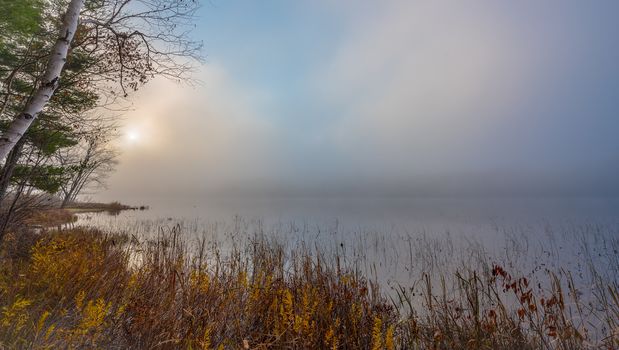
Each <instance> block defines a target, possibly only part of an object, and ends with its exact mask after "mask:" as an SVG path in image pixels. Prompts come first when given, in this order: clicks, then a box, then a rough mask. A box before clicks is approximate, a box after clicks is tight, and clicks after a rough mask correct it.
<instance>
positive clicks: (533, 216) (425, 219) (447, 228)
mask: <svg viewBox="0 0 619 350" xmlns="http://www.w3.org/2000/svg"><path fill="white" fill-rule="evenodd" d="M131 204H146V205H149V206H150V209H149V210H145V211H137V210H136V211H124V212H121V213H119V214H118V215H109V214H106V213H98V214H81V215H80V219H79V221H78V224H83V225H89V226H95V227H98V228H101V229H104V230H108V231H113V232H127V233H130V234H134V235H136V236H152V235H153V234H156V233H157V232H158V231H159V230H170V229H172V228H173V227H177V226H178V227H181V228H182V229H181V231H182V232H183V234H184V235H185V236H186V239H187V240H188V241H195V240H197V239H199V238H206V239H207V240H208V241H212V242H218V243H219V244H220V246H221V247H223V248H224V249H225V248H226V247H230V246H231V245H233V244H237V243H239V242H241V241H243V240H245V239H249V238H250V237H252V236H253V235H255V234H256V233H260V234H261V235H264V236H266V237H269V238H273V239H277V240H278V241H279V242H284V243H285V244H286V245H287V246H290V247H294V246H299V245H304V246H306V247H313V248H316V247H318V248H319V249H320V250H321V251H322V252H323V253H325V254H326V255H327V256H338V257H340V258H342V259H343V261H345V262H346V264H347V266H349V267H352V268H355V269H357V270H359V271H361V272H363V273H365V274H366V275H368V276H369V277H370V278H372V279H375V280H377V281H379V282H380V283H381V284H382V285H385V286H393V285H395V284H403V285H409V284H411V283H413V282H414V280H415V279H416V278H419V276H420V275H421V273H422V272H426V273H430V274H433V275H440V274H447V275H448V274H450V273H452V272H453V271H455V270H457V269H459V268H462V267H463V266H466V267H470V268H482V267H483V266H487V265H488V263H498V264H501V265H503V266H506V267H507V268H509V269H511V270H512V271H514V274H516V273H519V274H521V275H524V276H529V277H534V275H535V273H537V272H539V271H540V270H541V271H553V272H555V271H561V270H564V271H571V272H572V273H574V274H575V276H576V277H575V278H576V279H577V280H578V281H579V283H581V284H583V285H587V284H588V283H590V280H591V278H592V275H591V274H592V272H591V271H592V268H593V270H595V271H596V272H595V273H596V274H599V275H600V276H603V277H604V278H605V279H606V280H609V281H614V282H616V281H617V275H618V274H619V272H618V270H619V268H618V267H619V255H618V254H617V250H619V199H613V198H610V199H608V198H535V199H531V198H512V199H504V198H503V199H497V198H476V199H475V198H200V199H170V198H148V199H141V200H139V201H134V202H132V203H131Z"/></svg>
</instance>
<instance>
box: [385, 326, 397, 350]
mask: <svg viewBox="0 0 619 350" xmlns="http://www.w3.org/2000/svg"><path fill="white" fill-rule="evenodd" d="M385 348H386V349H387V350H393V349H394V348H395V345H394V339H393V325H390V326H389V327H387V333H386V334H385Z"/></svg>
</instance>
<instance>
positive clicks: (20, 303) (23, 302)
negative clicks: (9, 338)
mask: <svg viewBox="0 0 619 350" xmlns="http://www.w3.org/2000/svg"><path fill="white" fill-rule="evenodd" d="M31 304H32V301H31V300H28V299H25V298H22V297H17V299H15V301H14V302H13V303H12V304H11V305H9V306H5V307H3V308H2V320H0V324H2V326H3V327H6V328H8V327H11V326H12V327H13V330H14V332H18V331H19V330H20V329H22V328H23V327H24V325H25V324H26V321H28V313H27V310H26V309H27V308H28V306H30V305H31Z"/></svg>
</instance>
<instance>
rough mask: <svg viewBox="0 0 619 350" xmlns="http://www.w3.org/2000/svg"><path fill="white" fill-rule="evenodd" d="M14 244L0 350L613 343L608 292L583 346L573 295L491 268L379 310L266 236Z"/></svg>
mask: <svg viewBox="0 0 619 350" xmlns="http://www.w3.org/2000/svg"><path fill="white" fill-rule="evenodd" d="M15 241H16V237H15V235H10V236H9V237H8V239H7V241H6V242H5V246H4V249H3V251H2V260H1V261H2V265H1V266H0V348H34V349H44V348H45V349H55V348H118V349H131V348H134V349H243V348H245V349H267V348H286V349H288V348H292V349H538V348H548V349H580V348H587V347H600V348H609V349H612V348H616V347H619V338H618V336H617V333H616V331H617V329H618V328H617V327H618V325H619V322H618V320H619V300H618V299H617V296H618V295H619V293H617V287H616V286H607V287H608V290H609V295H610V296H611V297H610V298H609V301H608V304H607V305H606V310H603V314H604V315H606V316H607V317H606V321H605V322H606V326H607V327H608V329H607V335H606V336H605V337H604V338H603V339H602V340H601V341H600V342H598V343H596V344H593V343H592V342H591V340H590V339H589V337H588V335H587V332H586V331H585V330H584V328H583V327H582V326H581V325H578V324H576V323H575V322H574V321H573V320H574V315H573V314H571V313H572V312H574V310H575V309H574V307H575V306H574V305H576V306H577V305H579V304H578V297H577V296H576V295H577V294H576V293H570V292H567V293H565V292H564V291H563V290H562V289H561V283H560V281H559V280H558V278H557V277H556V276H555V277H551V278H554V280H552V281H551V285H552V289H551V290H548V291H545V292H544V293H545V294H543V295H541V294H538V293H539V292H537V291H536V292H534V291H533V288H532V287H531V286H529V282H528V280H526V279H523V278H513V277H512V276H510V275H509V273H508V272H506V271H505V270H504V269H503V268H502V267H500V266H493V267H492V268H491V269H489V271H486V272H484V273H482V274H481V275H480V274H477V273H476V272H471V273H470V274H467V275H462V274H457V277H456V278H457V280H458V281H459V288H458V289H457V290H456V291H452V292H447V291H446V288H445V287H444V285H442V286H441V288H440V290H441V291H440V292H436V291H435V287H434V286H433V285H432V282H431V278H429V276H424V278H422V280H421V283H422V284H423V286H424V288H425V289H426V292H425V293H424V301H423V302H422V303H421V304H420V303H416V302H415V301H413V298H412V296H411V295H410V291H409V290H407V289H406V288H400V289H399V291H398V295H399V299H398V300H397V301H392V302H390V301H388V299H387V298H386V297H385V296H384V295H381V293H380V291H379V289H378V287H377V286H376V285H374V284H373V283H370V282H369V281H367V280H366V279H365V278H364V277H363V276H359V275H358V274H356V273H351V272H349V271H345V270H343V269H340V268H339V267H338V264H336V266H335V267H333V266H328V265H327V264H326V263H325V260H324V259H323V258H322V257H321V256H320V255H318V256H316V254H314V255H312V254H310V252H309V251H307V250H302V249H297V250H294V251H292V252H286V250H285V249H284V248H283V247H282V246H280V245H278V244H277V243H274V242H267V241H265V240H255V241H253V242H251V243H250V244H247V245H246V246H244V247H241V248H236V249H233V250H232V251H229V252H227V253H226V254H224V252H223V251H221V250H218V249H213V250H208V249H206V248H205V247H206V242H201V243H202V244H201V245H199V246H200V249H198V251H197V252H193V253H191V254H190V253H189V251H190V250H189V249H188V248H187V247H186V245H185V242H184V241H183V239H181V238H180V235H179V234H178V232H177V231H172V232H170V233H169V234H161V235H159V237H157V239H154V240H150V241H146V242H142V243H137V242H136V241H135V240H133V239H129V238H128V237H126V236H123V235H106V234H103V233H101V232H98V231H95V230H87V229H74V230H68V231H61V232H50V233H43V234H41V235H39V236H32V235H30V236H29V235H28V234H25V236H24V237H22V241H23V242H29V243H22V244H15ZM16 249H21V250H22V252H21V253H17V252H15V250H16ZM566 294H567V295H566ZM613 298H614V299H613ZM510 300H511V301H510ZM568 304H569V305H572V306H568Z"/></svg>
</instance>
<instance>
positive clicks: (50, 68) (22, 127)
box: [0, 0, 84, 162]
mask: <svg viewBox="0 0 619 350" xmlns="http://www.w3.org/2000/svg"><path fill="white" fill-rule="evenodd" d="M83 3H84V0H71V2H70V3H69V6H68V7H67V12H66V13H65V15H64V19H63V22H62V27H61V29H60V34H59V38H58V40H57V41H56V44H55V45H54V48H53V50H52V53H51V56H50V58H49V61H48V62H47V67H46V69H45V73H44V75H43V79H41V83H40V85H39V87H38V89H37V90H36V92H35V93H34V95H33V96H32V98H31V99H30V101H28V103H27V104H26V107H25V108H24V111H23V112H22V113H21V114H20V115H18V116H17V117H16V118H15V119H13V121H12V122H11V124H10V125H9V127H8V129H7V130H6V131H5V132H4V134H3V135H2V136H1V137H0V162H1V161H3V160H4V159H5V158H6V156H7V155H8V154H9V152H10V151H11V150H12V149H13V147H14V146H15V144H16V143H17V141H19V139H21V138H22V136H23V135H24V134H25V133H26V131H27V130H28V128H29V127H30V124H32V122H33V121H34V119H35V118H36V117H37V116H38V115H39V113H41V111H42V110H43V108H44V107H45V105H46V104H47V102H48V101H49V99H50V98H51V97H52V95H53V94H54V91H56V88H57V87H58V82H59V80H60V74H61V73H62V68H63V67H64V64H65V62H66V61H67V53H68V52H69V47H70V45H71V41H72V40H73V36H74V35H75V31H76V29H77V23H78V21H79V16H80V11H81V10H82V6H83Z"/></svg>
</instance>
